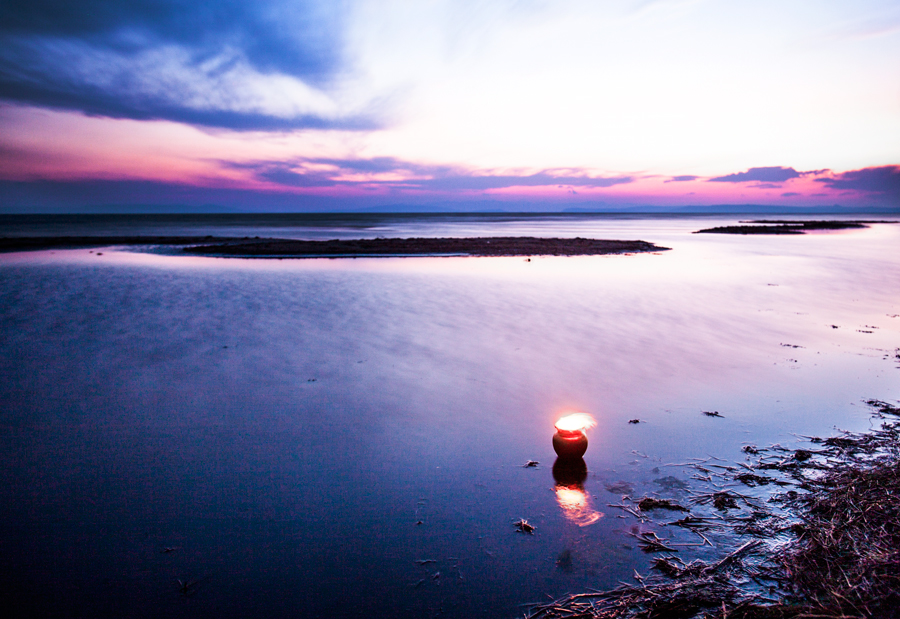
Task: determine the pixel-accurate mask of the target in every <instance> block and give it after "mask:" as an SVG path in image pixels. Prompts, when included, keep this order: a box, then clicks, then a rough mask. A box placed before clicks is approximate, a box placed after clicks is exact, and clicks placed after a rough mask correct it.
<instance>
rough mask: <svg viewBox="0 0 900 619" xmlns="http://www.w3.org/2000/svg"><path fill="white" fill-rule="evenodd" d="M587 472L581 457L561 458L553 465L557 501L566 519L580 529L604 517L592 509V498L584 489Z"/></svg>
mask: <svg viewBox="0 0 900 619" xmlns="http://www.w3.org/2000/svg"><path fill="white" fill-rule="evenodd" d="M586 441H587V439H585V442H586ZM587 472H588V471H587V464H585V462H584V459H583V458H581V457H578V458H562V457H560V458H558V459H557V460H556V462H554V463H553V479H554V480H555V481H556V488H555V491H556V501H557V503H559V506H560V507H561V508H562V511H563V515H564V516H565V517H566V519H567V520H569V521H570V522H573V523H575V524H577V525H578V526H579V527H586V526H588V525H591V524H594V523H595V522H597V521H598V520H600V518H602V517H603V514H602V513H601V512H597V511H594V510H593V509H591V502H590V496H589V495H588V493H587V491H585V489H584V481H585V480H586V479H587Z"/></svg>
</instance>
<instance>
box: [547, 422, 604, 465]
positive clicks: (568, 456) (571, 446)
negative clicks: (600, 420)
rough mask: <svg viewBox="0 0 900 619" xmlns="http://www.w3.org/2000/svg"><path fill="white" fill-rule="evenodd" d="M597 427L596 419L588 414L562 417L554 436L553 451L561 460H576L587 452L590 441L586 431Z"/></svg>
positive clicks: (557, 423)
mask: <svg viewBox="0 0 900 619" xmlns="http://www.w3.org/2000/svg"><path fill="white" fill-rule="evenodd" d="M595 425H597V422H596V421H594V418H593V417H591V416H590V415H588V414H587V413H573V414H571V415H566V416H565V417H561V418H560V419H559V421H557V422H556V434H554V435H553V451H555V452H556V455H557V456H559V458H560V459H561V460H575V459H577V458H580V457H581V456H583V455H584V452H586V451H587V447H588V440H587V435H586V434H585V433H584V431H585V430H588V429H590V428H593V427H594V426H595Z"/></svg>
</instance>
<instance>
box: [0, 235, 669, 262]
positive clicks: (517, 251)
mask: <svg viewBox="0 0 900 619" xmlns="http://www.w3.org/2000/svg"><path fill="white" fill-rule="evenodd" d="M116 245H119V246H123V245H124V246H141V245H149V246H152V245H167V246H176V247H177V246H184V249H183V250H184V251H185V252H186V253H190V254H196V255H203V256H223V257H233V258H318V257H334V258H338V257H366V256H434V255H438V256H440V255H454V256H596V255H604V254H631V253H642V252H656V251H665V250H667V249H669V248H668V247H659V246H657V245H654V244H653V243H648V242H646V241H619V240H603V239H584V238H573V239H560V238H538V237H529V236H523V237H474V238H408V239H400V238H378V239H350V240H338V239H334V240H327V241H300V240H291V239H271V238H267V239H260V238H249V237H242V238H232V237H212V236H206V237H200V236H79V237H75V236H55V237H18V238H9V237H7V238H0V251H5V252H10V251H29V250H41V249H66V248H82V247H107V246H116Z"/></svg>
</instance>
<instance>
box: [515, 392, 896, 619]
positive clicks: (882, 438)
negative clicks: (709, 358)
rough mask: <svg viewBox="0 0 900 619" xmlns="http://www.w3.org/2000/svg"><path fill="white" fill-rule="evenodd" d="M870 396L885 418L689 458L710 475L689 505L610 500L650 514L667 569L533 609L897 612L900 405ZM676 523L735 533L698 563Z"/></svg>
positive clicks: (597, 614)
mask: <svg viewBox="0 0 900 619" xmlns="http://www.w3.org/2000/svg"><path fill="white" fill-rule="evenodd" d="M866 404H867V405H868V406H869V407H870V409H872V419H873V420H877V421H880V422H881V424H880V427H875V428H872V429H870V430H868V431H864V432H846V431H845V432H841V433H840V434H838V435H837V436H831V437H829V438H821V437H816V436H801V437H800V438H802V439H803V442H805V443H807V444H808V446H807V447H803V448H801V447H796V448H794V447H782V446H781V445H778V444H775V445H771V446H769V447H766V448H761V447H756V446H755V445H752V444H748V445H745V446H744V448H743V449H742V451H743V452H744V453H746V454H748V459H749V460H750V462H749V463H744V462H735V463H733V464H728V463H725V464H720V463H710V462H709V460H710V459H711V458H708V459H706V460H701V459H693V461H690V462H686V463H685V464H684V465H682V466H685V467H688V468H692V469H694V470H695V471H696V472H699V473H702V475H695V476H694V477H693V479H697V480H700V481H701V482H704V484H705V485H703V486H700V487H699V488H697V487H695V488H692V489H690V490H689V491H688V492H687V493H685V495H684V496H683V497H682V499H681V500H683V501H684V505H682V504H679V503H677V502H670V501H669V500H665V499H663V500H660V499H657V498H655V497H643V498H639V497H632V496H627V495H626V496H623V497H622V501H621V504H620V505H611V506H613V507H618V508H621V509H626V510H630V511H631V513H632V514H633V515H636V516H638V517H639V519H640V520H641V521H642V523H643V524H644V526H645V528H644V530H643V531H641V532H639V533H632V535H633V536H634V537H635V538H637V540H638V544H639V545H640V547H641V549H642V550H643V551H644V552H645V553H648V554H653V555H655V557H654V559H653V560H652V562H651V568H650V569H651V570H654V571H655V572H656V573H655V574H647V575H646V576H642V575H641V574H639V573H638V572H637V571H635V580H637V581H638V584H636V585H631V584H627V583H620V586H619V587H617V588H615V589H612V590H607V591H596V590H594V591H589V592H585V593H576V594H569V595H567V596H565V597H563V598H561V599H558V600H555V601H553V602H549V603H548V602H545V603H539V604H534V605H533V606H532V607H531V610H530V612H528V613H526V619H563V618H566V617H581V618H583V619H613V618H615V619H639V618H645V617H648V616H649V617H668V616H677V617H684V618H685V619H687V618H694V617H696V618H697V619H701V618H708V617H713V616H715V617H719V616H721V617H729V618H734V619H776V618H777V619H801V618H812V617H820V618H823V619H825V618H829V617H830V618H834V619H851V618H852V619H864V618H868V617H872V618H875V617H895V616H897V608H900V606H898V604H900V590H898V589H897V587H896V581H897V579H898V577H900V526H898V522H900V520H898V517H900V507H898V505H897V501H896V496H897V492H898V489H900V467H898V462H897V454H898V453H900V407H897V406H894V405H892V404H890V403H887V402H884V401H882V400H874V399H873V400H867V401H866ZM741 486H743V488H744V490H741ZM769 486H771V488H772V489H771V490H770V489H768V488H767V490H763V491H760V492H758V493H757V492H753V491H752V489H754V488H758V487H769ZM711 508H712V509H711ZM732 510H734V511H735V512H736V513H735V514H731V511H732ZM651 511H661V512H666V516H662V515H657V514H654V516H651V515H650V512H651ZM684 512H686V513H687V515H686V516H685V515H684ZM673 514H674V515H673ZM676 517H677V518H678V519H677V520H673V518H676ZM667 527H677V528H680V529H682V530H685V531H690V532H692V533H694V534H695V535H697V536H698V537H699V538H700V539H702V540H703V542H706V543H707V544H709V545H711V546H712V544H711V543H710V540H709V538H708V537H707V536H709V537H713V535H714V534H718V535H719V536H720V539H719V544H721V536H725V537H727V538H730V540H731V543H730V544H722V545H721V546H720V547H721V548H722V552H721V553H720V554H719V556H717V557H715V558H714V559H713V560H701V559H699V558H695V559H693V560H691V561H690V562H688V561H686V560H685V559H681V558H679V556H678V554H677V553H678V552H679V549H678V548H676V547H677V546H691V545H694V546H702V544H678V543H672V540H671V538H672V537H673V533H672V531H671V529H669V530H668V534H667V535H666V533H664V530H665V529H666V528H667ZM657 533H661V534H663V535H665V537H660V536H658V535H657ZM682 550H683V548H682ZM726 551H727V552H726Z"/></svg>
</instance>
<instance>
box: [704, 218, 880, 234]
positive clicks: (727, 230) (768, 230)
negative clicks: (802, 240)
mask: <svg viewBox="0 0 900 619" xmlns="http://www.w3.org/2000/svg"><path fill="white" fill-rule="evenodd" d="M890 223H895V222H893V221H875V220H864V219H856V220H847V221H835V220H821V221H804V220H796V219H753V220H750V221H741V222H740V224H741V225H738V226H718V227H716V228H704V229H703V230H697V231H696V232H695V233H694V234H806V233H807V232H809V231H816V230H818V231H821V230H850V229H853V228H868V227H869V224H890Z"/></svg>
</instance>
